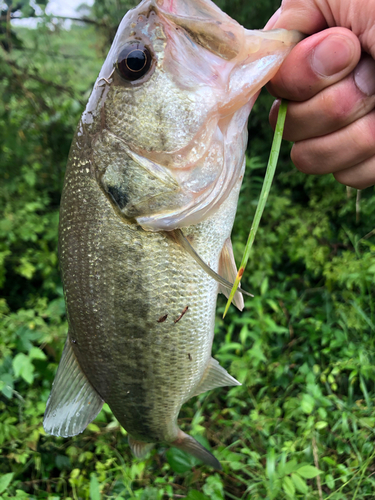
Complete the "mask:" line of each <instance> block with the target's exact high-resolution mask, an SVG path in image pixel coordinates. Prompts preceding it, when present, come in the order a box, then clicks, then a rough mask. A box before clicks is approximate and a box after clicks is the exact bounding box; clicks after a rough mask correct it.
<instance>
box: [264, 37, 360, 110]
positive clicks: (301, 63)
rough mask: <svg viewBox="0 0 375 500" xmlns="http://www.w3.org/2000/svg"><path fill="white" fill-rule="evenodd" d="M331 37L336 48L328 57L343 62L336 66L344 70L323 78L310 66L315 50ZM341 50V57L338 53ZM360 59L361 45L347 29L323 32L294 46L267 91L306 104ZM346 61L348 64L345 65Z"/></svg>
mask: <svg viewBox="0 0 375 500" xmlns="http://www.w3.org/2000/svg"><path fill="white" fill-rule="evenodd" d="M332 38H333V39H334V41H333V47H337V51H336V52H335V53H332V54H329V57H330V58H332V59H333V60H336V61H337V62H338V63H342V64H338V66H340V65H342V66H343V68H342V69H341V70H339V71H338V72H336V73H335V74H333V75H330V76H324V75H322V74H319V73H318V72H317V71H315V70H314V69H313V64H312V63H313V60H314V55H315V52H316V50H317V47H318V46H320V44H322V43H323V42H327V41H328V39H330V40H332ZM330 46H332V45H330ZM346 46H347V48H346ZM340 49H341V51H343V52H344V53H343V54H340ZM360 57H361V45H360V42H359V40H358V38H357V37H356V36H355V35H354V34H353V33H352V32H351V31H350V30H348V29H346V28H331V29H328V30H324V31H322V32H320V33H317V34H315V35H312V36H311V37H309V38H306V39H305V40H302V42H300V43H299V44H298V45H296V47H295V48H294V49H293V50H292V51H291V53H290V54H289V56H288V57H287V58H286V60H285V61H284V63H283V64H282V65H281V67H280V69H279V71H278V72H277V73H276V75H275V76H274V78H273V79H272V80H271V82H270V83H269V84H268V85H267V90H268V91H269V92H270V93H271V94H272V95H274V96H275V97H282V98H283V99H288V100H291V101H306V100H307V99H310V98H311V97H313V96H314V95H316V94H317V93H318V92H320V91H321V90H322V89H324V88H326V87H328V86H330V85H333V84H334V83H336V82H339V81H340V80H342V79H343V78H345V76H347V75H348V74H349V73H351V72H352V71H353V69H354V68H355V67H356V65H357V64H358V62H359V59H360ZM348 59H349V63H348V64H346V61H347V60H348ZM336 64H337V63H336Z"/></svg>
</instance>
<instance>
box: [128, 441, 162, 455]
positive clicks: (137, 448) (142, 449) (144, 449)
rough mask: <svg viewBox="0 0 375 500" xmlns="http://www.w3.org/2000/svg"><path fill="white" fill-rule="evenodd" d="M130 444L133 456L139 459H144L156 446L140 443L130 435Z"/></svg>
mask: <svg viewBox="0 0 375 500" xmlns="http://www.w3.org/2000/svg"><path fill="white" fill-rule="evenodd" d="M128 443H129V446H130V448H131V450H132V452H133V455H134V456H135V457H137V458H144V457H145V456H146V455H147V453H148V452H149V451H150V450H152V448H153V447H154V446H155V443H145V442H143V441H138V440H137V439H134V438H133V437H132V436H130V435H129V436H128Z"/></svg>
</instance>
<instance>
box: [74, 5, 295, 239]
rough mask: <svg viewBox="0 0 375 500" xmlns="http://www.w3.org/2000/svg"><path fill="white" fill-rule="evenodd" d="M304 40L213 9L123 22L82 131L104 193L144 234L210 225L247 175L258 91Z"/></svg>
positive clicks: (181, 8)
mask: <svg viewBox="0 0 375 500" xmlns="http://www.w3.org/2000/svg"><path fill="white" fill-rule="evenodd" d="M299 39H300V35H299V34H296V32H288V31H286V30H275V31H268V32H265V31H252V30H246V29H245V28H243V27H242V26H241V25H240V24H238V23H237V22H236V21H234V20H233V19H231V18H230V17H229V16H227V15H226V14H225V13H223V12H222V11H221V10H220V9H219V8H218V7H217V6H216V5H215V4H214V3H213V2H211V1H210V0H189V1H187V0H143V1H142V2H141V3H140V4H139V5H138V6H137V7H136V8H135V9H133V10H131V11H129V12H128V13H127V14H126V15H125V17H124V19H123V20H122V22H121V24H120V26H119V29H118V32H117V34H116V37H115V39H114V42H113V44H112V47H111V49H110V51H109V54H108V56H107V59H106V61H105V63H104V65H103V67H102V70H101V72H100V74H99V77H98V80H97V82H96V86H95V89H94V91H93V93H92V95H91V97H90V100H89V103H88V106H87V108H86V111H85V113H84V115H83V119H82V123H83V124H84V126H85V129H86V130H88V131H89V133H91V134H92V136H93V137H95V139H94V140H93V145H92V149H93V152H94V153H93V162H94V164H95V171H96V175H97V178H98V181H99V184H100V186H101V188H102V189H103V190H104V191H105V192H106V194H107V195H108V196H109V199H110V200H111V202H113V203H114V204H115V205H116V208H117V209H119V210H120V212H121V213H122V214H123V215H124V216H125V217H126V218H133V219H135V220H136V221H137V222H138V223H139V224H140V225H141V226H142V227H143V228H144V229H146V230H151V231H160V230H173V229H175V228H177V227H183V226H188V225H191V224H197V223H198V222H200V221H202V220H204V219H205V218H207V217H208V216H209V215H210V214H211V213H212V212H213V211H214V210H217V208H218V207H219V206H220V204H221V203H222V202H223V201H224V200H225V199H226V198H227V197H228V195H229V193H230V192H231V190H232V189H233V187H234V185H235V184H236V183H238V181H239V179H240V178H241V176H242V175H243V168H244V153H245V149H246V144H247V127H246V124H247V119H248V116H249V113H250V110H251V107H252V105H253V103H254V101H255V99H256V96H257V93H258V91H259V89H260V88H261V87H262V86H263V85H264V84H265V83H266V82H267V81H268V80H269V79H271V78H272V76H273V75H274V74H275V73H276V71H277V69H278V68H279V66H280V65H281V63H282V61H283V60H284V58H285V57H286V55H287V54H288V53H289V51H290V50H291V48H292V47H293V46H294V45H295V44H296V43H297V41H298V40H299Z"/></svg>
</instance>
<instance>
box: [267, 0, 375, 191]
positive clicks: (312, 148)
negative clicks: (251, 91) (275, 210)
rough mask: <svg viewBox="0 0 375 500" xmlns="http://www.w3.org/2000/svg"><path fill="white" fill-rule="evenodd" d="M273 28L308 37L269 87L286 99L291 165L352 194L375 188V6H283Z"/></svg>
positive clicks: (329, 1) (328, 2)
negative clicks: (349, 188)
mask: <svg viewBox="0 0 375 500" xmlns="http://www.w3.org/2000/svg"><path fill="white" fill-rule="evenodd" d="M271 28H272V29H273V28H286V29H296V30H299V31H301V32H303V33H305V34H307V35H311V36H310V37H308V38H306V39H304V40H303V41H302V42H300V43H299V44H298V45H297V46H296V47H295V48H294V49H293V50H292V52H291V53H290V55H289V56H288V57H287V59H286V60H285V61H284V63H283V65H282V66H281V68H280V70H279V71H278V73H277V74H276V76H275V77H274V78H273V79H272V80H271V82H270V83H269V84H268V87H267V88H268V90H269V91H270V92H271V94H272V95H274V96H275V97H279V98H284V99H288V100H289V105H288V114H287V118H286V123H285V129H284V137H285V139H287V140H290V141H293V142H294V143H295V144H294V145H293V148H292V152H291V158H292V161H293V163H294V164H295V165H296V167H297V168H298V169H299V170H301V171H302V172H305V173H307V174H326V173H333V174H334V176H335V178H336V179H337V180H338V181H339V182H341V183H342V184H346V185H348V186H352V187H355V188H357V189H363V188H365V187H368V186H371V185H372V184H375V60H374V59H375V0H283V2H282V6H281V8H280V9H279V11H277V12H276V13H275V14H274V16H273V17H272V18H271V19H270V21H269V22H268V23H267V25H266V29H271ZM321 30H324V31H321ZM279 104H280V101H279V100H278V101H275V103H274V105H273V107H272V109H271V112H270V122H271V125H272V126H273V127H275V125H276V119H277V111H278V107H279Z"/></svg>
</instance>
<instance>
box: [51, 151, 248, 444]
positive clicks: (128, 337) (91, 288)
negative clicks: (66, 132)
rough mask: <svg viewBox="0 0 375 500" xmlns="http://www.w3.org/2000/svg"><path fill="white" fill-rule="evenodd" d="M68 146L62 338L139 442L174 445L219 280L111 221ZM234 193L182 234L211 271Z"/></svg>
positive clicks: (205, 352)
mask: <svg viewBox="0 0 375 500" xmlns="http://www.w3.org/2000/svg"><path fill="white" fill-rule="evenodd" d="M85 147H86V146H85V145H82V144H80V145H79V155H78V154H77V155H76V151H75V149H74V148H73V150H72V153H71V157H70V162H69V164H68V170H67V173H66V179H65V186H64V191H63V196H62V203H61V219H60V240H59V251H60V263H61V269H62V276H63V283H64V291H65V296H66V304H67V311H68V321H69V341H70V342H71V345H72V347H73V350H74V353H75V356H76V358H77V360H78V363H79V365H80V367H81V369H82V370H83V372H84V373H85V375H86V376H87V378H88V380H89V382H90V383H91V384H92V386H93V387H94V388H95V390H96V391H97V392H98V394H99V395H100V397H101V398H102V399H103V400H104V401H105V402H107V403H108V405H109V406H110V408H111V410H112V411H113V413H114V415H115V416H116V418H117V419H118V420H119V422H120V424H121V425H122V426H123V427H124V428H125V429H126V430H127V431H128V432H129V433H130V434H131V435H132V436H133V437H134V438H135V439H138V440H141V441H145V442H160V441H161V442H172V441H173V440H175V439H176V437H177V432H178V427H177V416H178V412H179V410H180V408H181V405H182V404H183V402H184V401H186V400H187V399H189V397H191V396H192V395H193V394H194V393H195V390H196V388H197V387H198V386H199V383H200V381H201V379H202V376H203V373H204V371H205V369H206V368H207V366H208V364H209V362H210V359H211V347H212V340H213V334H214V321H215V306H216V297H217V292H218V285H217V283H216V282H215V281H214V280H213V279H211V278H210V277H208V276H207V275H206V274H205V273H204V272H203V271H202V270H201V268H200V267H198V265H197V264H196V263H195V261H194V260H193V259H192V258H191V257H190V256H189V255H187V254H186V253H185V252H184V251H183V249H181V248H180V247H179V246H178V245H177V244H176V242H175V241H174V240H173V239H172V238H170V237H169V235H168V234H167V233H163V232H162V233H155V232H146V231H144V230H143V229H142V228H140V226H138V225H137V224H133V223H129V221H126V220H124V218H123V217H121V216H120V215H118V214H117V213H116V212H115V211H114V209H113V206H112V204H111V203H110V202H109V200H108V199H107V197H106V195H105V194H104V192H103V191H102V190H101V189H100V188H99V185H98V183H97V181H96V179H95V177H94V175H93V174H92V172H91V168H90V162H89V161H82V160H79V159H76V157H77V158H85V157H87V158H89V151H87V154H86V155H85V154H84V153H85V152H84V151H82V150H83V149H84V148H85ZM239 185H240V181H239V183H238V186H236V188H235V189H234V190H233V192H232V193H231V195H230V196H229V198H228V199H227V200H226V201H225V202H224V203H223V204H222V206H221V207H220V209H219V210H218V212H217V213H215V214H214V215H213V216H211V217H210V219H208V220H206V221H204V222H201V223H199V224H198V225H196V226H190V227H187V228H184V229H183V231H184V234H185V235H186V236H187V237H188V239H189V240H190V242H191V244H192V245H193V246H194V248H195V249H196V250H197V252H198V253H199V255H200V256H201V257H202V259H203V260H204V261H205V262H206V263H208V264H209V265H210V266H211V268H212V269H214V270H215V271H217V270H218V262H219V257H220V253H221V250H222V248H223V245H224V242H225V240H226V239H227V238H228V237H229V236H230V232H231V228H232V225H233V220H234V215H235V209H236V205H237V198H238V191H239Z"/></svg>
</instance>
